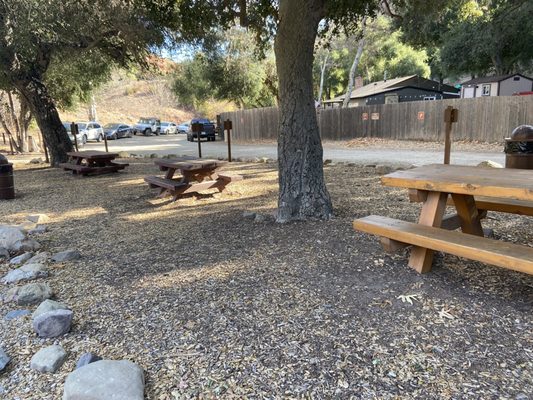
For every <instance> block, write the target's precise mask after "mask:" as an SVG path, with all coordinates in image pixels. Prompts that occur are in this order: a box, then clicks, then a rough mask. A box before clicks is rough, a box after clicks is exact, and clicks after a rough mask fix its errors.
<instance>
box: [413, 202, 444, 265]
mask: <svg viewBox="0 0 533 400" xmlns="http://www.w3.org/2000/svg"><path fill="white" fill-rule="evenodd" d="M447 199H448V193H441V192H429V193H428V196H427V199H426V201H425V202H424V204H423V205H422V211H421V212H420V217H419V219H418V223H419V224H420V225H426V226H433V227H440V225H441V223H442V217H443V216H444V211H445V209H446V200H447ZM432 262H433V250H430V249H426V248H424V247H418V246H413V249H412V250H411V256H410V257H409V266H410V267H411V268H413V269H414V270H416V271H417V272H419V273H422V274H423V273H426V272H429V271H431V264H432Z"/></svg>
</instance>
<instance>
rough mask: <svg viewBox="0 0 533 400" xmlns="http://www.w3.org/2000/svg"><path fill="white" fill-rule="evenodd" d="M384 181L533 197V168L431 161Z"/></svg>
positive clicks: (451, 190)
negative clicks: (478, 165) (434, 162)
mask: <svg viewBox="0 0 533 400" xmlns="http://www.w3.org/2000/svg"><path fill="white" fill-rule="evenodd" d="M381 181H382V183H383V185H385V186H394V187H403V188H408V189H418V190H427V191H438V192H445V193H457V194H467V195H476V196H486V197H497V198H506V199H516V200H525V201H533V170H525V169H512V168H486V167H474V166H462V165H445V164H430V165H424V166H421V167H416V168H413V169H410V170H405V171H396V172H393V173H391V174H388V175H385V176H383V177H382V178H381Z"/></svg>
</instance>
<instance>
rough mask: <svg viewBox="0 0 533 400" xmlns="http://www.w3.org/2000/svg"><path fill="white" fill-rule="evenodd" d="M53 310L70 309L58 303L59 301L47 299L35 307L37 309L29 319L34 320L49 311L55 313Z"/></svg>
mask: <svg viewBox="0 0 533 400" xmlns="http://www.w3.org/2000/svg"><path fill="white" fill-rule="evenodd" d="M55 310H70V308H68V306H67V305H66V304H65V303H60V302H59V301H54V300H50V299H47V300H45V301H43V302H42V303H41V304H39V307H37V309H36V310H35V311H34V312H33V314H32V315H31V317H32V318H33V319H35V318H37V317H38V316H39V315H41V314H44V313H47V312H49V311H55Z"/></svg>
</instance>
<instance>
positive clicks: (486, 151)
mask: <svg viewBox="0 0 533 400" xmlns="http://www.w3.org/2000/svg"><path fill="white" fill-rule="evenodd" d="M108 143H109V149H110V151H117V152H118V151H126V152H129V153H133V154H158V155H166V154H177V155H192V156H196V155H197V154H198V143H197V142H188V141H187V140H186V136H185V135H169V136H149V137H145V136H135V137H133V138H131V139H120V140H117V141H109V142H108ZM361 143H363V144H364V146H356V147H348V146H347V143H346V142H342V143H338V142H337V143H335V142H330V143H325V145H324V159H330V160H332V161H337V162H340V161H342V162H352V163H356V164H362V165H365V164H376V163H377V164H389V165H411V164H416V165H423V164H431V163H435V162H442V159H443V152H444V150H443V148H444V146H443V145H442V144H434V143H433V144H428V143H425V142H414V141H407V142H393V141H381V140H375V139H371V140H363V141H361ZM348 145H349V143H348ZM456 147H457V146H456V145H454V147H453V148H452V157H451V162H452V163H453V164H464V165H475V164H478V163H480V162H481V161H484V160H492V161H495V162H498V163H500V164H505V161H504V154H503V152H502V149H503V146H499V145H496V146H487V145H480V144H476V143H474V144H470V145H465V144H460V145H459V149H457V148H456ZM103 148H104V144H103V143H88V144H87V145H86V146H85V149H88V150H89V149H90V150H97V149H100V150H101V149H103ZM227 154H228V153H227V144H226V143H224V142H222V141H217V142H202V155H203V156H204V157H212V158H218V157H227ZM232 156H233V157H234V158H244V159H253V158H255V157H259V158H262V157H267V158H271V159H277V145H276V144H246V145H243V144H233V145H232Z"/></svg>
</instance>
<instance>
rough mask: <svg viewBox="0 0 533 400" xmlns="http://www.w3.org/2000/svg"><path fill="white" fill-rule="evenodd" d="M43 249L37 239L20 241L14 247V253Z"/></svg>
mask: <svg viewBox="0 0 533 400" xmlns="http://www.w3.org/2000/svg"><path fill="white" fill-rule="evenodd" d="M40 248H41V244H40V243H39V242H37V241H36V240H35V239H24V240H19V241H18V242H16V243H15V244H14V245H13V251H36V250H39V249H40Z"/></svg>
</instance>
